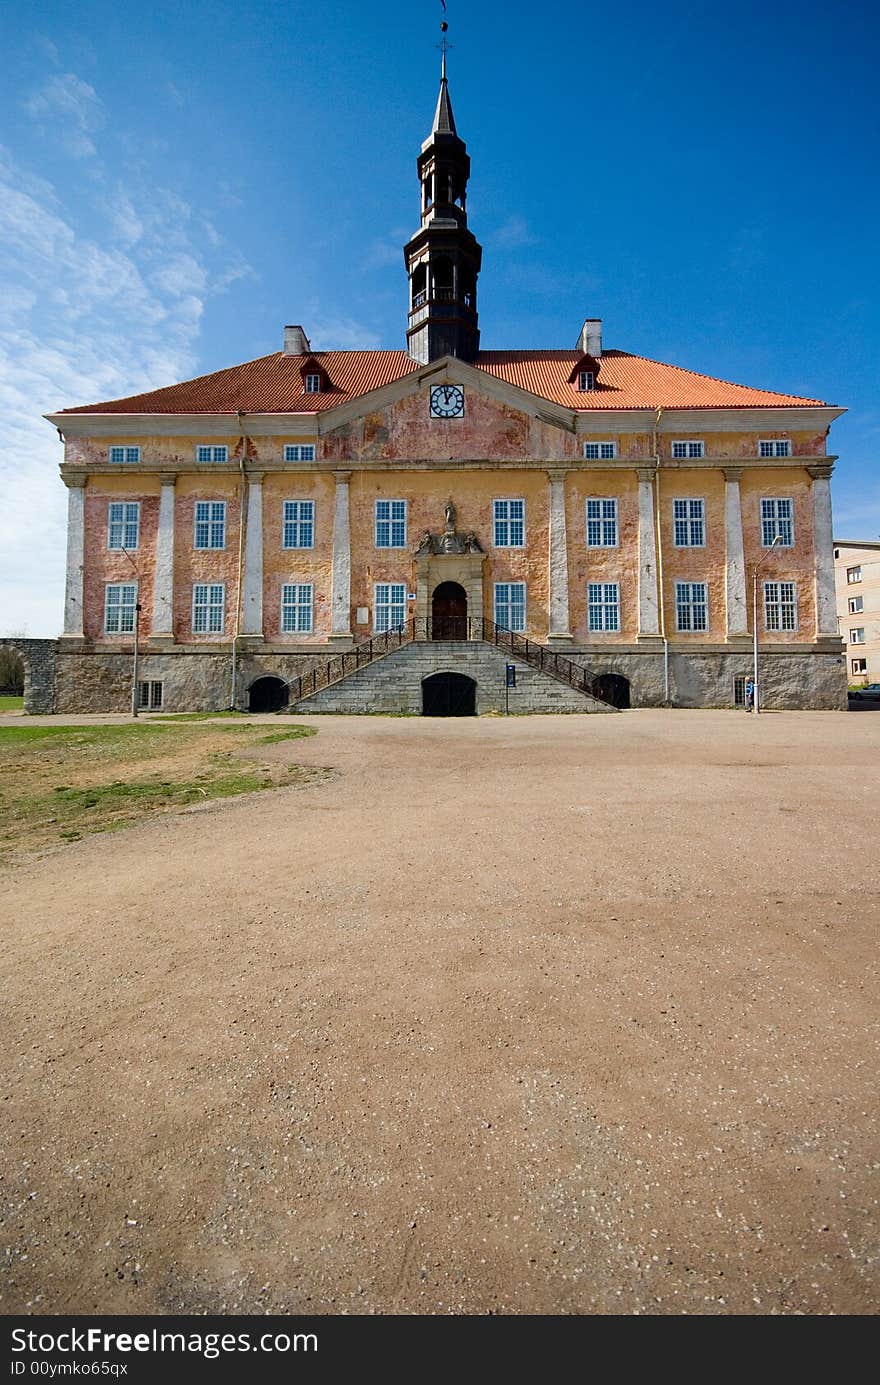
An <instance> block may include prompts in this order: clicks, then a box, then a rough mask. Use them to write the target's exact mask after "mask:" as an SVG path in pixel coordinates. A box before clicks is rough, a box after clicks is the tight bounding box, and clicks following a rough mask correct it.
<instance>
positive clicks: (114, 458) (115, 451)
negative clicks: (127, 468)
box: [110, 447, 141, 465]
mask: <svg viewBox="0 0 880 1385" xmlns="http://www.w3.org/2000/svg"><path fill="white" fill-rule="evenodd" d="M140 459H141V449H140V448H139V447H111V448H110V461H111V462H112V463H114V465H115V464H116V463H117V462H122V463H128V464H129V465H130V464H131V463H133V462H139V461H140Z"/></svg>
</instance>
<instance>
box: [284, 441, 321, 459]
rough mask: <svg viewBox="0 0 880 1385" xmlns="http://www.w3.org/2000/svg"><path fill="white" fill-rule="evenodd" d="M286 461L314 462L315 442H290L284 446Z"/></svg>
mask: <svg viewBox="0 0 880 1385" xmlns="http://www.w3.org/2000/svg"><path fill="white" fill-rule="evenodd" d="M284 460H285V462H313V461H314V460H315V444H314V443H313V442H289V443H285V446H284Z"/></svg>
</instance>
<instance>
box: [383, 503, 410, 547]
mask: <svg viewBox="0 0 880 1385" xmlns="http://www.w3.org/2000/svg"><path fill="white" fill-rule="evenodd" d="M376 547H377V548H406V501H405V500H377V501H376Z"/></svg>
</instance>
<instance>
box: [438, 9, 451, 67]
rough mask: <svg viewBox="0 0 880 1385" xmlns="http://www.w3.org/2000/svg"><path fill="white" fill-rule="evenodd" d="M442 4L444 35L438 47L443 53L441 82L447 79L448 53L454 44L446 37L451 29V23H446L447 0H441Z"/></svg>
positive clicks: (441, 27)
mask: <svg viewBox="0 0 880 1385" xmlns="http://www.w3.org/2000/svg"><path fill="white" fill-rule="evenodd" d="M440 4H441V5H442V6H443V21H442V23H441V25H440V32H441V34H442V35H443V37H442V39H441V40H440V42H439V43H438V44H437V47H438V48H439V49H440V52H441V54H442V57H441V59H440V80H441V82H445V81H446V54H447V53H448V52H449V50H450V48H451V47H452V44H451V43H450V42H449V40H448V39H447V37H446V34H447V32H448V30H449V25H448V24H447V23H446V0H440Z"/></svg>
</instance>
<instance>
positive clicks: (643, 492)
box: [638, 467, 660, 640]
mask: <svg viewBox="0 0 880 1385" xmlns="http://www.w3.org/2000/svg"><path fill="white" fill-rule="evenodd" d="M638 478H639V639H640V640H656V639H659V636H660V606H659V599H658V584H657V538H656V526H655V522H654V468H653V467H639V468H638Z"/></svg>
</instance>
